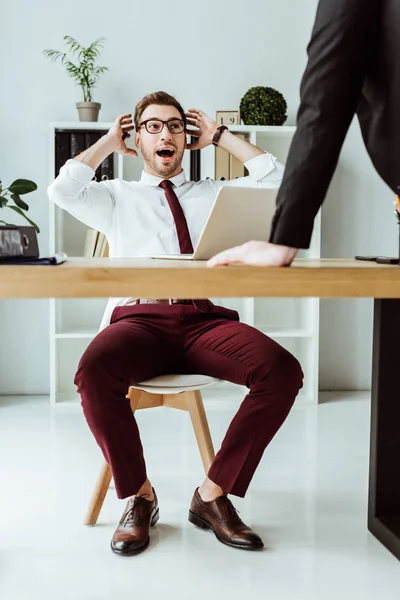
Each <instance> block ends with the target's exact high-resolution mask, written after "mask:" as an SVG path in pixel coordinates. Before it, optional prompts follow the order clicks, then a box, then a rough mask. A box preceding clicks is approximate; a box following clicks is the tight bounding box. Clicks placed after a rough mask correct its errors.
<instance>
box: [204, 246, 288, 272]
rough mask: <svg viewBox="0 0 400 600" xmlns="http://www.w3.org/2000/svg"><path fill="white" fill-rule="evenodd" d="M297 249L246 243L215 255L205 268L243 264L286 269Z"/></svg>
mask: <svg viewBox="0 0 400 600" xmlns="http://www.w3.org/2000/svg"><path fill="white" fill-rule="evenodd" d="M297 251H298V249H297V248H290V247H289V246H279V245H278V244H271V243H269V242H254V241H253V242H246V244H243V245H242V246H235V247H234V248H230V249H229V250H224V251H223V252H220V253H219V254H216V255H215V256H213V257H212V258H210V260H209V261H208V262H207V267H216V266H220V265H230V264H243V265H252V266H258V267H287V266H289V265H290V264H291V262H292V260H293V259H294V258H295V256H296V254H297Z"/></svg>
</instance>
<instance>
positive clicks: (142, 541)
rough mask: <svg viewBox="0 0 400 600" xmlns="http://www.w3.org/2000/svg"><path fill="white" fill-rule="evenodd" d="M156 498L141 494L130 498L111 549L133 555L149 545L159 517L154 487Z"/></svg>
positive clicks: (122, 553)
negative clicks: (151, 529)
mask: <svg viewBox="0 0 400 600" xmlns="http://www.w3.org/2000/svg"><path fill="white" fill-rule="evenodd" d="M153 494H154V500H152V501H150V500H147V499H146V496H139V497H135V498H131V499H130V500H128V504H127V505H126V508H125V512H124V514H123V515H122V517H121V520H120V522H119V525H118V527H117V529H116V530H115V533H114V535H113V538H112V540H111V550H112V551H113V552H115V553H116V554H121V555H122V556H132V555H133V554H139V552H143V550H146V548H147V546H148V545H149V541H150V536H149V530H150V527H154V525H155V524H156V523H157V521H158V519H159V510H158V500H157V496H156V493H155V491H154V489H153Z"/></svg>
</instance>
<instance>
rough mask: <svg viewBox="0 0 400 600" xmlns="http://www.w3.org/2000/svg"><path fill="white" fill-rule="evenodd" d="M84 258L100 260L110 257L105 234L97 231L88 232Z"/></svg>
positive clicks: (89, 230) (90, 230)
mask: <svg viewBox="0 0 400 600" xmlns="http://www.w3.org/2000/svg"><path fill="white" fill-rule="evenodd" d="M83 255H84V256H89V257H95V258H100V257H101V256H108V242H107V238H106V236H105V235H104V233H100V231H96V230H95V229H88V230H87V231H86V238H85V249H84V253H83Z"/></svg>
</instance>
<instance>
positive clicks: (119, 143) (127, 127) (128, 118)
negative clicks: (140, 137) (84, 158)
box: [106, 113, 138, 157]
mask: <svg viewBox="0 0 400 600" xmlns="http://www.w3.org/2000/svg"><path fill="white" fill-rule="evenodd" d="M134 129H135V127H134V126H133V125H132V115H131V114H130V113H124V114H123V115H120V116H119V117H117V118H116V119H115V121H114V123H113V124H112V127H111V128H110V130H109V131H108V133H107V134H106V135H107V137H108V139H109V140H111V141H112V144H113V151H114V152H118V153H119V154H126V155H128V156H135V157H137V155H138V153H137V152H136V150H133V149H132V148H128V146H127V145H126V143H125V139H128V138H130V137H131V135H130V133H129V132H130V131H133V130H134Z"/></svg>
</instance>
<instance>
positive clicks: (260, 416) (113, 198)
mask: <svg viewBox="0 0 400 600" xmlns="http://www.w3.org/2000/svg"><path fill="white" fill-rule="evenodd" d="M188 126H189V128H190V129H188ZM193 128H195V129H193ZM133 129H135V134H134V136H135V144H136V147H137V148H138V150H140V151H141V152H142V155H143V159H144V170H143V173H142V177H141V179H140V181H137V182H136V181H123V180H119V179H115V180H109V181H103V182H95V181H92V178H93V175H94V172H95V170H96V169H97V167H98V166H99V165H100V163H101V162H102V161H103V160H104V159H105V158H106V157H107V156H108V155H109V154H110V153H112V152H119V153H121V154H126V155H131V156H137V152H136V151H135V150H133V149H129V148H128V147H127V146H126V144H125V141H124V139H125V138H126V137H129V136H130V134H129V132H130V131H132V130H133ZM187 135H192V136H194V137H196V138H198V139H197V142H196V143H195V144H190V145H188V144H187V143H186V136H187ZM212 142H214V143H215V144H218V146H219V147H220V148H224V149H225V150H227V151H228V152H230V153H231V154H232V155H233V156H235V157H236V158H237V159H238V160H240V161H241V162H242V163H244V164H245V166H246V167H247V169H248V171H249V176H248V177H246V178H239V179H236V180H234V181H230V182H225V181H214V180H211V179H207V180H205V181H198V182H194V181H186V178H185V173H184V172H183V170H182V166H181V162H182V157H183V154H184V151H185V149H187V148H189V149H191V148H196V149H197V148H198V149H200V148H204V147H206V146H208V145H209V144H211V143H212ZM282 173H283V167H282V165H281V164H280V163H279V162H278V161H277V160H276V158H275V157H273V156H271V154H268V153H266V152H264V150H261V149H260V148H257V147H256V146H253V145H252V144H250V143H248V142H246V141H244V140H242V139H239V138H237V137H235V136H234V135H233V134H232V133H231V132H230V131H229V130H227V129H223V130H221V128H217V124H216V123H215V121H213V120H212V119H210V118H209V117H207V116H206V115H205V114H204V113H203V112H201V111H200V110H197V109H191V110H189V111H188V112H187V113H185V112H184V110H183V109H182V107H181V105H180V104H179V103H178V102H177V100H176V99H175V98H173V97H172V96H170V95H168V94H166V93H165V92H157V93H154V94H149V95H148V96H145V97H144V98H143V99H142V100H141V101H140V102H139V103H138V105H137V106H136V111H135V115H134V126H133V125H132V119H131V115H129V114H124V115H122V116H120V117H118V118H117V119H116V121H115V123H114V124H113V126H112V127H111V129H110V131H109V132H108V133H107V134H106V135H104V136H103V137H102V138H100V140H99V141H98V142H96V143H95V144H94V145H93V146H91V147H90V148H88V149H87V150H85V151H84V152H82V153H81V154H80V155H79V156H77V157H76V158H75V159H72V160H68V161H67V162H66V164H65V165H64V166H63V167H62V168H61V170H60V173H59V175H58V177H57V178H56V179H55V181H54V182H53V183H52V184H51V185H50V187H49V190H48V193H49V197H50V199H51V200H52V201H53V202H55V203H56V204H58V205H59V206H60V207H62V208H63V209H65V210H67V211H68V212H70V213H71V214H72V215H74V216H75V217H76V218H78V219H79V220H81V221H83V222H84V223H85V224H86V225H88V226H89V227H93V228H95V229H98V230H99V231H101V232H104V234H105V235H106V236H107V239H108V242H109V251H110V256H112V257H133V256H149V255H152V254H162V253H174V252H175V253H177V252H178V253H179V252H182V253H189V252H192V251H193V248H192V247H193V246H195V245H196V243H197V241H198V239H199V237H200V234H201V231H202V229H203V226H204V224H205V222H206V219H207V216H208V214H209V212H210V209H211V207H212V204H213V201H214V199H215V197H216V194H217V192H218V189H219V188H220V186H222V185H242V186H243V185H249V186H257V185H260V186H261V185H264V186H268V187H278V186H279V184H280V181H281V179H282ZM103 322H104V323H105V324H106V325H108V326H106V327H105V328H104V329H102V331H100V333H99V334H98V335H97V336H96V337H95V339H94V340H93V341H92V342H91V343H90V344H89V346H88V348H87V350H86V351H85V353H84V354H83V356H82V358H81V361H80V364H79V367H78V371H77V374H76V377H75V383H76V385H77V387H78V391H79V393H80V395H81V399H82V407H83V411H84V414H85V417H86V420H87V422H88V425H89V427H90V429H91V431H92V433H93V435H94V437H95V439H96V441H97V443H98V445H99V446H100V448H101V450H102V452H103V455H104V457H105V459H106V461H107V462H108V464H109V465H110V466H111V469H112V473H113V476H114V482H115V488H116V492H117V495H118V497H119V498H127V499H128V503H127V507H126V510H125V512H124V514H123V516H122V518H121V521H120V523H119V525H118V527H117V529H116V531H115V533H114V536H113V539H112V542H111V547H112V550H113V551H114V552H116V553H118V554H124V555H130V554H136V553H138V552H140V551H142V550H144V549H145V548H146V547H147V546H148V543H149V530H150V526H152V525H154V524H155V523H156V521H157V520H158V514H159V513H158V502H157V496H156V494H155V491H154V488H153V487H152V484H151V483H150V480H149V479H148V476H147V472H146V465H145V461H144V457H143V448H142V445H141V441H140V436H139V431H138V427H137V423H136V420H135V418H134V415H133V414H132V411H131V409H130V403H129V400H128V399H127V398H126V397H125V396H126V394H127V391H128V387H129V386H130V385H135V384H137V383H139V382H141V381H145V380H148V379H151V378H152V377H155V376H158V375H164V374H174V373H175V374H190V373H198V374H204V375H209V376H212V377H216V378H219V379H224V380H227V381H230V382H233V383H236V384H240V385H245V386H247V387H248V388H249V390H250V391H249V394H248V395H247V396H246V397H245V399H244V401H243V402H242V404H241V406H240V408H239V410H238V412H237V414H236V415H235V417H234V419H233V420H232V423H231V424H230V426H229V428H228V431H227V433H226V436H225V439H224V440H223V443H222V446H221V449H220V451H219V452H218V454H217V456H216V457H215V460H214V462H213V464H212V466H211V468H210V470H209V472H208V476H207V477H206V479H205V481H204V482H203V484H202V485H201V486H200V487H199V488H197V489H196V490H195V492H194V496H193V500H192V504H191V507H190V512H189V519H190V520H191V521H192V522H193V523H195V524H199V522H200V523H201V524H202V526H205V527H209V528H210V529H212V530H213V532H214V533H215V535H216V537H217V538H218V540H219V541H220V542H223V543H225V544H228V545H229V546H233V547H235V548H242V549H246V550H255V549H259V548H262V547H263V542H262V540H261V539H260V537H259V536H258V535H256V534H255V533H254V532H253V531H252V530H251V529H250V528H249V527H247V526H246V525H245V524H244V523H243V522H242V521H241V520H240V518H239V516H238V514H237V511H236V510H235V509H234V507H233V505H232V504H231V501H230V500H229V499H228V496H227V494H233V495H236V496H240V497H244V495H245V493H246V490H247V488H248V486H249V483H250V481H251V479H252V477H253V475H254V472H255V470H256V468H257V465H258V463H259V462H260V460H261V457H262V455H263V452H264V450H265V448H266V446H267V445H268V444H269V442H270V441H271V440H272V438H273V437H274V435H275V433H276V432H277V431H278V429H279V428H280V426H281V425H282V423H283V422H284V420H285V419H286V417H287V415H288V413H289V410H290V408H291V406H292V405H293V402H294V400H295V398H296V396H297V394H298V392H299V390H300V388H301V386H302V379H303V374H302V370H301V367H300V365H299V363H298V361H297V360H296V359H295V358H294V357H293V356H292V355H291V354H290V353H289V352H287V351H286V350H285V349H284V348H282V347H281V346H279V345H278V344H277V343H276V342H275V341H273V340H271V339H270V338H268V337H267V336H266V335H264V334H263V333H261V332H260V331H258V330H257V329H254V328H252V327H249V326H248V325H245V324H243V323H240V322H239V316H238V314H237V312H235V311H233V310H229V309H226V308H223V307H219V306H215V305H214V304H213V303H211V302H210V301H208V300H176V299H144V298H140V299H135V298H112V299H110V301H109V304H108V309H107V310H106V313H105V317H104V319H103Z"/></svg>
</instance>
